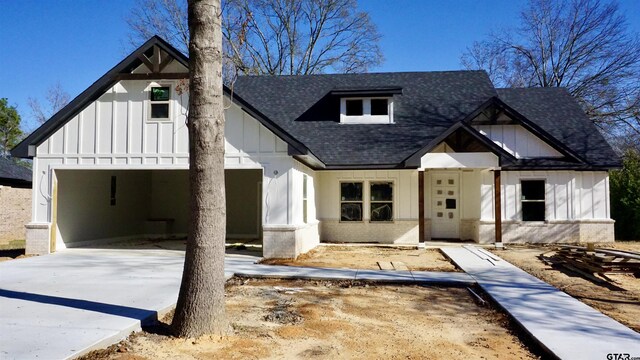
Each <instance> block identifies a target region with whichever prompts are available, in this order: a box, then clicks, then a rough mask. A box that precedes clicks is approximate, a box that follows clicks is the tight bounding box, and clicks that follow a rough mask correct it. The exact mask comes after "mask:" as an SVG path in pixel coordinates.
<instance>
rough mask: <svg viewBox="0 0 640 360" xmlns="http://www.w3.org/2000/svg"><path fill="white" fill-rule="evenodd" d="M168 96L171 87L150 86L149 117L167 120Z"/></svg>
mask: <svg viewBox="0 0 640 360" xmlns="http://www.w3.org/2000/svg"><path fill="white" fill-rule="evenodd" d="M170 98H171V89H170V88H169V87H168V86H156V87H152V88H151V91H149V100H150V101H149V104H150V106H149V119H151V120H168V119H169V99H170Z"/></svg>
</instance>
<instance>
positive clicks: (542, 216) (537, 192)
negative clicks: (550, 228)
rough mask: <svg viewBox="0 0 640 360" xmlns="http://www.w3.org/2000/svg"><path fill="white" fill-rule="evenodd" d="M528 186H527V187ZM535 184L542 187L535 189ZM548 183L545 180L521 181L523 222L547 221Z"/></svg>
mask: <svg viewBox="0 0 640 360" xmlns="http://www.w3.org/2000/svg"><path fill="white" fill-rule="evenodd" d="M525 184H526V186H525ZM533 184H536V185H537V186H540V185H541V186H542V188H538V189H535V188H533V187H532V186H533ZM546 188H547V182H546V180H544V179H520V208H521V216H522V221H526V222H536V221H537V222H542V221H546V220H547V211H546V206H547V199H546Z"/></svg>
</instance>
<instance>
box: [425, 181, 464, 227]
mask: <svg viewBox="0 0 640 360" xmlns="http://www.w3.org/2000/svg"><path fill="white" fill-rule="evenodd" d="M459 182H460V177H459V176H458V173H457V172H447V173H434V174H433V176H432V179H431V238H432V239H458V238H460V183H459Z"/></svg>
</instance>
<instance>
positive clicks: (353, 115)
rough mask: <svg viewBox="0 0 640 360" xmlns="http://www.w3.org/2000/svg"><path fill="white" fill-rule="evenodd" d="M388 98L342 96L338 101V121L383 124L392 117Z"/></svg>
mask: <svg viewBox="0 0 640 360" xmlns="http://www.w3.org/2000/svg"><path fill="white" fill-rule="evenodd" d="M392 109H393V103H392V101H391V99H390V98H343V99H341V102H340V122H342V123H354V124H367V123H374V124H383V123H390V122H392V121H393V119H392Z"/></svg>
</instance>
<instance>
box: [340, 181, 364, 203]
mask: <svg viewBox="0 0 640 360" xmlns="http://www.w3.org/2000/svg"><path fill="white" fill-rule="evenodd" d="M340 198H341V199H342V201H362V183H342V184H340Z"/></svg>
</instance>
